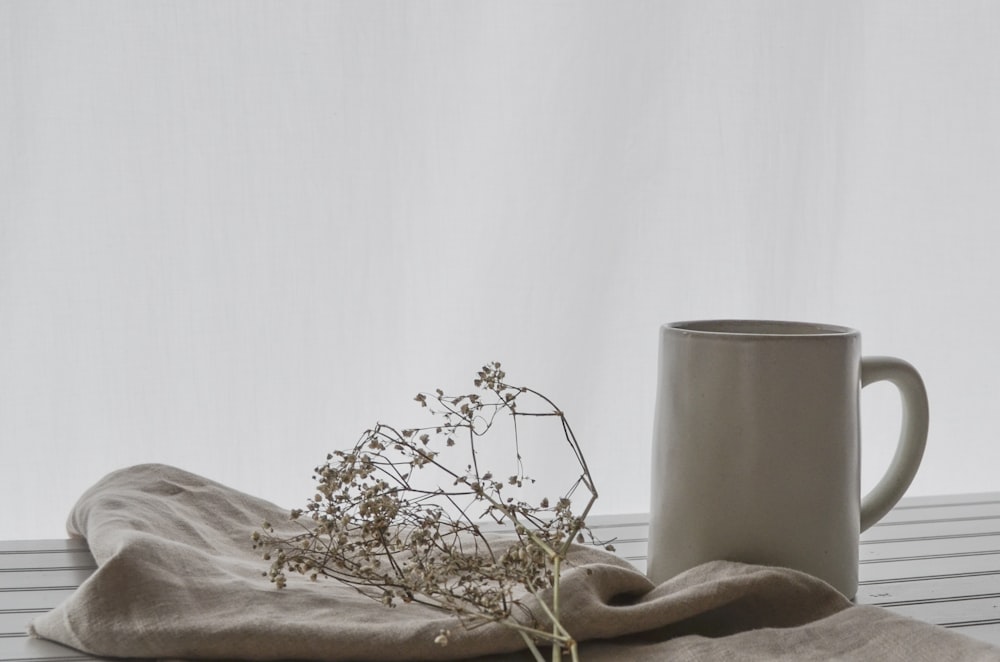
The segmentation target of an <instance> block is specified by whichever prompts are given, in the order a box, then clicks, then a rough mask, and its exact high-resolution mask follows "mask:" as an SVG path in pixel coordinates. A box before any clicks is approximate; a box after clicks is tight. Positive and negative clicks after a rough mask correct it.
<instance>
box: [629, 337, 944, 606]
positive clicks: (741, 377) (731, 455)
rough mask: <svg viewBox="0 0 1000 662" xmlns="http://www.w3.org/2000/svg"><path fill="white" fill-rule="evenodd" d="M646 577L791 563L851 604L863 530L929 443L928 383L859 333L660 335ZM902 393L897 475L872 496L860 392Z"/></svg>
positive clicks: (889, 503) (891, 499) (891, 472)
mask: <svg viewBox="0 0 1000 662" xmlns="http://www.w3.org/2000/svg"><path fill="white" fill-rule="evenodd" d="M658 370H659V372H658V385H657V396H656V410H655V419H654V425H653V429H654V432H653V449H652V468H651V469H652V485H651V488H652V489H651V504H650V506H651V507H650V530H649V556H648V566H647V574H648V575H649V577H650V579H652V580H653V581H655V582H657V583H659V582H661V581H664V580H666V579H669V578H670V577H673V576H674V575H676V574H678V573H680V572H682V571H684V570H687V569H689V568H692V567H694V566H696V565H699V564H701V563H704V562H707V561H712V560H730V561H741V562H744V563H755V564H762V565H772V566H783V567H789V568H794V569H796V570H801V571H803V572H807V573H809V574H811V575H814V576H816V577H819V578H820V579H823V580H825V581H826V582H828V583H829V584H831V585H832V586H834V587H835V588H836V589H838V590H839V591H840V592H841V593H843V594H844V595H845V596H847V597H849V598H853V597H854V595H855V594H856V592H857V588H858V539H859V534H860V532H861V531H863V530H864V529H866V528H868V527H869V526H871V525H872V524H874V523H875V522H876V521H878V520H879V519H881V518H882V517H883V516H884V515H885V514H886V513H887V512H889V510H890V509H891V508H892V507H893V506H894V505H895V504H896V502H897V501H898V500H899V498H900V497H902V495H903V493H904V492H905V491H906V488H907V487H908V486H909V485H910V482H911V481H912V480H913V477H914V475H915V474H916V471H917V468H918V467H919V465H920V460H921V457H922V456H923V451H924V445H925V443H926V439H927V426H928V406H927V394H926V391H925V389H924V385H923V381H922V380H921V378H920V375H919V374H918V373H917V371H916V370H915V369H914V368H913V367H912V366H911V365H910V364H908V363H906V362H905V361H901V360H899V359H895V358H890V357H862V356H861V335H860V333H859V332H858V331H856V330H853V329H849V328H845V327H841V326H833V325H826V324H809V323H804V322H776V321H763V320H711V321H700V322H680V323H675V324H667V325H664V326H663V327H661V329H660V346H659V363H658ZM882 380H886V381H889V382H891V383H893V384H894V385H895V386H896V387H897V388H898V389H899V392H900V395H901V401H902V405H903V406H902V411H903V422H902V431H901V434H900V438H899V442H898V445H897V448H896V453H895V456H894V458H893V460H892V462H891V464H890V466H889V469H888V470H887V472H886V474H885V476H884V477H883V478H882V479H881V481H880V482H879V483H878V484H877V485H876V487H875V488H874V489H873V490H872V491H871V493H869V494H868V495H867V496H866V497H865V498H864V499H863V500H862V499H861V497H860V415H859V399H860V391H861V388H862V387H863V386H865V385H867V384H870V383H872V382H876V381H882Z"/></svg>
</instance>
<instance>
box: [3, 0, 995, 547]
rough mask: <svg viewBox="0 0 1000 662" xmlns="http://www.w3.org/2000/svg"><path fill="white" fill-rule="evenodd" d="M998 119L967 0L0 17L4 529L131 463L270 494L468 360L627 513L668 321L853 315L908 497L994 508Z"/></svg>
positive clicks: (980, 5)
mask: <svg viewBox="0 0 1000 662" xmlns="http://www.w3.org/2000/svg"><path fill="white" fill-rule="evenodd" d="M998 118H1000V4H997V3H989V2H976V1H970V0H962V1H958V2H950V3H940V2H934V1H931V0H918V1H912V0H911V1H907V2H902V1H890V0H874V1H868V2H860V1H855V2H837V3H835V2H799V1H791V0H789V1H786V2H760V1H758V2H736V1H730V2H705V1H703V0H697V1H695V0H690V1H683V2H682V1H674V2H613V3H612V2H590V1H584V2H572V3H570V2H527V1H525V2H499V1H498V2H464V1H459V0H455V1H451V2H444V1H434V2H410V3H404V2H374V1H368V2H277V1H275V2H240V1H236V0H226V1H217V2H211V3H205V2H196V1H194V0H188V1H159V2H156V1H154V2H142V3H133V2H125V1H121V2H87V1H84V2H48V1H44V0H43V1H27V0H25V1H17V0H15V1H9V0H7V1H0V446H2V460H0V462H2V464H0V504H2V505H0V514H2V519H3V530H2V535H3V536H4V537H53V536H59V535H61V534H62V523H63V520H64V518H65V515H66V513H67V512H68V510H69V508H70V507H71V505H72V503H73V502H74V500H75V498H76V496H77V495H78V494H79V493H80V492H81V491H82V490H84V489H85V488H86V487H88V486H89V485H90V484H92V483H93V482H94V481H95V480H97V479H98V478H99V477H100V476H101V475H103V474H104V473H106V472H107V471H110V470H112V469H115V468H118V467H121V466H125V465H128V464H132V463H138V462H148V461H158V462H167V463H172V464H176V465H178V466H182V467H184V468H187V469H190V470H193V471H196V472H199V473H203V474H205V475H208V476H210V477H212V478H215V479H217V480H220V481H222V482H225V483H229V484H231V485H234V486H236V487H239V488H242V489H245V490H248V491H251V492H254V493H256V494H259V495H262V496H265V497H267V498H270V499H272V500H275V501H277V502H279V503H282V504H284V505H288V506H293V505H299V504H300V503H301V502H302V500H303V499H304V498H305V497H306V496H308V494H309V493H310V489H311V484H310V480H309V475H310V471H311V468H312V467H313V466H314V465H315V464H316V463H317V462H319V461H321V460H322V458H323V456H324V455H325V453H326V452H327V451H328V450H330V449H332V448H335V447H344V446H348V445H350V444H352V443H353V442H354V440H355V438H356V437H357V435H358V433H360V431H361V430H363V429H364V428H365V427H367V426H369V425H371V424H372V423H374V422H375V421H376V420H380V419H381V420H384V421H391V422H398V423H400V424H402V425H406V424H408V422H409V421H412V420H413V418H414V417H415V416H416V415H418V414H419V411H418V409H417V408H416V406H415V403H413V402H412V400H411V398H412V396H413V394H414V393H416V392H417V391H418V390H426V389H432V388H434V387H436V386H442V387H446V388H449V389H455V390H461V389H464V388H466V387H467V386H468V385H469V382H470V380H471V378H472V376H473V373H474V372H475V370H476V369H477V368H478V366H480V365H481V364H482V362H484V361H487V360H492V359H499V360H502V361H503V362H504V363H505V365H506V367H507V368H508V372H509V374H510V375H511V377H512V378H513V379H514V381H520V382H522V383H525V384H529V385H532V386H535V387H537V388H539V389H541V390H543V391H544V392H546V393H548V394H549V395H551V396H552V397H553V398H554V399H555V400H556V401H557V402H558V403H560V404H561V405H562V406H563V408H564V409H565V410H566V411H567V413H568V415H569V417H570V420H571V422H572V423H573V425H574V428H575V430H576V432H577V435H578V437H579V438H580V440H581V443H582V444H583V446H584V449H585V452H586V454H587V456H588V458H589V460H590V463H591V466H592V467H593V469H594V472H595V478H596V480H597V482H598V486H599V487H600V488H602V491H603V496H602V498H601V500H600V501H599V503H598V506H597V510H598V511H599V512H624V511H644V510H645V509H646V508H647V503H646V501H647V497H648V482H649V471H648V462H647V458H648V454H649V444H650V433H651V425H652V413H653V412H652V403H653V396H654V389H655V377H656V375H655V357H656V342H657V328H658V326H659V325H660V324H661V323H663V322H667V321H672V320H679V319H690V318H702V317H737V316H745V317H772V318H785V319H806V320H811V321H824V322H833V323H841V324H847V325H850V326H855V327H858V328H860V329H861V330H862V332H863V334H864V338H865V349H866V351H867V352H868V353H877V354H894V355H897V356H901V357H904V358H906V359H908V360H910V361H911V362H912V363H914V364H915V365H916V366H917V367H918V368H919V369H920V370H921V371H922V373H923V374H924V377H925V380H926V382H927V386H928V389H929V393H930V398H931V406H932V424H931V436H930V440H929V445H928V450H927V454H926V456H925V462H924V466H923V468H922V469H921V472H920V474H919V475H918V477H917V479H916V481H915V483H914V485H913V487H912V488H911V494H926V493H949V492H963V491H982V490H995V489H1000V480H998V479H997V468H998V465H1000V446H998V444H997V438H996V429H997V427H998V415H1000V414H998V413H1000V406H998V405H1000V384H998V375H1000V348H998V346H997V336H996V329H997V328H998V325H1000V310H998V307H997V305H996V303H995V294H994V292H995V289H996V286H997V283H998V280H1000V278H998V277H1000V267H998V266H997V258H996V251H997V240H998V239H1000V232H998V230H997V216H998V212H1000V185H998V175H1000V121H998ZM863 404H864V406H865V409H866V412H867V413H866V414H865V423H864V432H865V435H866V439H867V444H866V446H865V470H864V477H865V478H864V482H865V485H866V486H870V485H872V484H873V483H874V481H875V479H876V478H877V477H878V473H879V472H880V471H881V469H882V467H884V466H885V465H886V464H887V462H888V458H889V456H890V454H891V451H892V446H893V444H894V435H895V428H896V418H897V416H898V412H897V408H898V405H897V404H896V402H895V400H894V396H893V395H892V392H891V390H888V391H885V390H881V389H875V390H874V391H873V392H872V393H870V394H867V393H866V397H865V398H864V401H863ZM535 467H536V468H535V473H536V474H541V473H545V472H548V471H557V470H558V467H557V466H554V464H553V463H552V462H549V461H547V460H545V459H544V458H542V459H541V460H540V462H539V463H538V464H536V465H535Z"/></svg>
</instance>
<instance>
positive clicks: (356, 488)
mask: <svg viewBox="0 0 1000 662" xmlns="http://www.w3.org/2000/svg"><path fill="white" fill-rule="evenodd" d="M504 378H505V373H504V372H503V370H501V367H500V364H499V363H491V364H488V365H486V366H484V367H483V368H482V370H481V371H480V372H479V373H478V378H477V379H476V380H475V385H476V386H477V387H478V388H479V389H480V391H481V393H471V394H468V395H461V396H457V397H454V396H447V395H445V393H444V392H443V391H442V390H440V389H437V390H436V391H435V393H433V394H430V393H420V394H418V395H417V396H416V398H415V400H416V401H417V402H419V403H420V405H421V406H422V407H425V408H428V409H429V410H430V412H431V413H432V414H433V415H434V416H436V417H437V418H438V419H439V420H438V422H437V424H435V425H431V426H428V427H422V428H411V429H396V428H394V427H392V426H388V425H383V424H378V425H376V426H375V427H374V428H373V429H370V430H366V431H365V433H364V434H362V436H361V438H360V439H359V440H358V442H357V443H356V444H355V446H354V448H353V450H351V451H349V452H345V451H334V452H333V453H330V454H329V455H328V456H327V462H326V464H324V465H322V466H320V467H317V468H316V470H315V472H316V473H315V475H314V479H315V480H316V482H317V488H316V494H315V496H314V497H313V498H312V499H311V500H310V501H309V502H308V504H307V505H306V507H305V508H304V509H296V510H293V511H292V513H291V520H293V521H295V522H297V523H298V524H299V525H300V526H301V527H302V531H301V533H298V534H296V535H291V536H285V537H283V536H280V535H278V534H277V533H276V532H275V529H274V527H273V526H272V525H271V524H270V523H266V522H265V523H264V525H263V530H262V531H257V532H254V534H253V536H252V538H253V543H254V548H255V549H260V550H261V553H262V554H263V555H264V558H265V559H266V560H270V561H271V567H270V570H269V572H266V573H264V574H265V576H267V577H269V578H270V580H271V581H272V582H273V583H274V584H275V585H276V586H277V587H278V588H283V587H285V586H286V584H287V573H288V572H292V573H298V574H302V575H306V576H308V577H309V578H310V579H312V580H316V579H318V578H319V577H329V578H331V579H335V580H337V581H338V582H341V583H342V584H345V585H347V586H351V587H353V588H355V589H356V590H358V591H359V592H361V593H362V594H364V595H367V596H369V597H371V598H373V599H375V600H378V601H380V602H382V603H383V604H385V605H386V606H390V607H392V606H395V605H396V604H397V602H399V601H401V602H404V603H417V604H422V605H427V606H430V607H434V608H437V609H443V610H446V611H448V612H450V613H452V614H454V615H455V616H457V617H458V618H459V620H460V621H461V622H462V624H463V626H465V627H466V628H475V627H478V626H479V625H482V624H485V623H491V622H494V623H500V624H503V625H505V626H507V627H509V628H511V629H513V630H515V631H516V632H517V633H518V634H519V635H520V636H521V638H522V639H523V640H524V641H525V644H526V645H527V646H528V649H529V650H530V651H531V653H532V655H533V656H534V657H535V659H536V660H537V661H538V662H543V658H542V655H541V652H540V651H539V649H538V646H537V642H540V641H544V642H548V643H549V644H550V645H551V647H552V658H551V659H552V660H553V662H559V661H560V660H561V659H562V652H563V649H566V650H568V651H569V653H570V656H571V658H572V660H574V661H576V660H577V659H578V652H577V644H576V641H575V640H574V639H573V637H572V636H571V635H570V633H569V632H568V631H567V630H566V628H565V627H564V626H563V624H562V622H561V621H560V600H559V598H560V595H559V583H560V578H561V575H562V571H563V567H564V564H565V562H566V560H567V554H568V552H569V550H570V547H571V545H572V544H573V543H574V542H575V541H577V540H579V541H581V542H582V541H583V539H584V536H583V533H584V532H586V533H587V534H588V535H589V533H590V532H589V530H588V529H587V528H586V523H585V520H586V517H587V515H588V514H589V512H590V509H591V507H592V506H593V504H594V501H595V500H596V499H597V490H596V488H595V487H594V483H593V480H592V478H591V474H590V470H589V469H588V467H587V463H586V461H585V459H584V457H583V452H582V450H581V449H580V446H579V444H578V443H577V440H576V436H575V435H574V434H573V430H572V428H571V427H570V425H569V422H568V421H567V420H566V417H565V415H564V414H563V412H562V410H561V409H559V407H557V406H556V405H555V403H553V402H552V401H551V400H550V399H549V398H547V397H546V396H544V395H542V394H541V393H538V392H537V391H535V390H533V389H529V388H526V387H523V386H511V385H509V384H507V383H506V382H505V381H504ZM525 399H528V400H532V401H534V402H539V403H541V404H542V405H543V408H542V409H541V410H537V411H536V410H525V409H524V408H523V407H519V404H520V403H521V402H523V401H524V400H525ZM500 414H506V415H509V416H510V417H511V420H512V422H513V426H512V427H513V439H512V442H513V451H514V454H515V460H516V467H517V470H516V472H515V473H514V474H513V475H511V476H510V477H509V478H507V479H506V480H505V481H502V480H498V479H497V478H495V477H494V474H493V473H492V472H491V471H488V470H484V469H482V468H481V467H480V457H479V455H480V449H479V444H481V443H487V442H488V441H489V442H490V443H493V442H492V440H488V439H487V436H489V433H490V432H491V431H492V430H493V427H494V423H495V422H496V421H497V416H499V415H500ZM546 417H549V418H551V417H555V418H557V419H558V420H559V423H560V430H561V432H562V437H563V439H564V441H565V443H566V444H568V445H569V447H570V450H571V452H572V458H573V460H574V461H575V463H576V464H577V467H576V468H575V469H574V472H575V471H579V474H578V476H577V478H576V479H575V481H574V482H573V484H572V486H571V487H570V489H569V490H568V492H567V493H566V494H565V495H564V496H563V497H561V498H559V499H557V500H556V502H555V504H554V505H553V504H550V502H549V500H548V499H544V498H543V499H541V501H540V502H539V503H537V504H534V503H531V502H529V501H527V500H525V499H524V498H523V497H522V494H521V492H520V490H521V488H523V487H524V486H525V485H529V484H532V483H534V482H535V481H534V480H533V479H532V478H530V477H529V476H527V475H526V474H525V473H524V467H523V464H522V457H521V446H520V440H519V438H518V421H519V420H520V419H522V418H524V419H540V418H546ZM460 441H461V443H460ZM462 447H464V448H465V450H466V453H467V459H466V465H465V467H464V469H458V470H456V469H454V468H451V466H449V465H447V464H445V463H444V461H443V460H442V459H441V455H442V453H443V452H445V451H460V450H461V448H462ZM424 471H431V472H434V473H436V474H437V476H438V479H439V480H443V481H444V485H445V486H441V484H439V485H438V486H436V487H431V488H427V487H422V486H421V483H420V482H419V481H417V480H416V479H417V477H418V472H424ZM581 486H582V487H583V488H584V489H585V490H586V491H587V492H588V493H589V494H588V497H587V499H586V503H585V505H584V507H583V510H582V512H581V514H580V515H575V514H574V513H573V511H572V510H571V505H572V502H571V497H572V496H573V494H574V493H575V491H576V490H577V489H578V488H580V487H581ZM473 508H476V509H477V510H476V511H473V510H472V509H473ZM474 514H475V517H474ZM303 516H307V517H306V520H307V521H306V522H305V523H303V522H302V521H301V519H300V518H302V517H303ZM484 518H485V519H488V520H489V521H492V522H493V523H496V524H498V525H503V526H504V527H507V528H509V529H510V530H511V531H512V532H513V534H514V537H513V538H508V539H505V540H501V539H497V538H490V537H488V536H487V535H486V534H484V532H483V531H482V529H481V526H480V520H482V519H484ZM590 539H591V540H593V536H590ZM526 596H532V597H533V600H531V601H528V600H526V599H525V597H526ZM546 596H548V599H546ZM535 608H537V609H538V610H539V611H540V612H541V613H535V611H534V609H535ZM546 623H548V625H546ZM448 636H449V633H447V632H444V631H442V632H441V633H440V634H439V635H438V636H437V637H436V638H435V641H436V642H437V643H439V644H440V645H447V643H448Z"/></svg>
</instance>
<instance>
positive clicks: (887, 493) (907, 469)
mask: <svg viewBox="0 0 1000 662" xmlns="http://www.w3.org/2000/svg"><path fill="white" fill-rule="evenodd" d="M880 381H888V382H891V383H892V384H893V385H895V386H896V388H897V389H899V395H900V399H901V401H902V405H903V427H902V430H901V431H900V433H899V443H898V444H897V446H896V454H895V455H894V456H893V458H892V462H891V463H890V464H889V469H888V470H887V471H886V473H885V476H883V477H882V480H880V481H879V482H878V484H877V485H875V487H874V488H872V491H871V492H869V493H868V495H867V496H866V497H865V498H864V499H862V500H861V530H862V531H864V530H865V529H867V528H868V527H870V526H871V525H872V524H874V523H875V522H877V521H879V520H880V519H882V518H883V517H884V516H885V514H886V513H888V512H889V511H890V510H892V507H893V506H895V505H896V502H897V501H899V499H900V498H901V497H902V496H903V494H904V493H905V492H906V488H908V487H909V486H910V483H911V482H912V481H913V477H914V476H915V475H916V473H917V468H918V467H919V466H920V460H921V458H922V457H923V455H924V447H925V446H926V445H927V426H928V422H929V414H928V407H927V390H926V389H925V388H924V381H923V380H922V379H921V378H920V373H918V372H917V370H916V368H914V367H913V366H912V365H910V364H909V363H907V362H906V361H903V360H901V359H896V358H892V357H889V356H866V357H864V358H862V359H861V386H862V387H865V386H868V385H869V384H871V383H873V382H880Z"/></svg>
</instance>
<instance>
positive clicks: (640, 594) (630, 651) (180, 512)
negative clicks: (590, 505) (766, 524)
mask: <svg viewBox="0 0 1000 662" xmlns="http://www.w3.org/2000/svg"><path fill="white" fill-rule="evenodd" d="M265 519H266V520H269V521H271V522H272V523H274V524H275V525H276V526H277V523H278V522H282V521H285V520H287V511H286V510H285V509H282V508H279V507H277V506H275V505H273V504H271V503H268V502H266V501H263V500H261V499H258V498H255V497H253V496H250V495H247V494H244V493H241V492H239V491H236V490H233V489H231V488H228V487H225V486H223V485H220V484H218V483H215V482H213V481H210V480H207V479H205V478H202V477H200V476H197V475H194V474H191V473H188V472H185V471H182V470H180V469H176V468H173V467H168V466H163V465H142V466H137V467H131V468H128V469H122V470H120V471H116V472H114V473H112V474H110V475H108V476H107V477H105V478H104V479H102V480H101V481H100V482H98V483H97V484H96V485H95V486H94V487H92V488H91V489H90V490H88V491H87V492H86V493H84V495H83V496H82V497H81V498H80V501H79V503H78V504H77V505H76V507H75V508H74V509H73V512H72V514H71V515H70V518H69V523H68V526H69V531H70V533H71V534H72V535H78V536H82V537H84V538H86V540H87V542H88V544H89V545H90V549H91V552H92V553H93V555H94V558H95V559H96V561H97V564H98V569H97V570H96V571H95V572H94V574H93V575H92V576H91V577H90V578H88V579H87V580H86V581H85V582H84V583H83V584H82V585H81V586H80V588H79V589H78V590H77V591H75V592H74V593H73V594H72V595H71V596H70V597H69V598H68V599H67V600H66V601H65V602H64V603H63V604H61V605H60V606H58V607H57V608H56V609H54V610H53V611H51V612H48V613H46V614H43V615H42V616H39V617H38V618H37V619H36V620H35V621H34V622H33V623H32V625H31V627H30V632H31V634H32V635H33V636H36V637H42V638H46V639H52V640H55V641H58V642H61V643H63V644H66V645H69V646H72V647H74V648H77V649H80V650H82V651H86V652H88V653H92V654H95V655H102V656H115V657H129V658H135V657H148V658H161V659H163V658H170V659H176V658H181V659H185V658H190V659H194V658H202V659H227V660H330V661H335V660H359V661H360V660H465V659H477V658H481V659H484V660H493V661H494V662H496V661H498V660H526V659H529V656H528V654H527V653H526V652H525V650H524V644H523V642H522V641H521V639H520V637H518V636H517V635H516V634H514V633H513V632H512V631H511V630H509V629H507V628H504V627H503V626H498V625H495V624H494V625H490V626H483V627H480V628H477V629H475V630H472V631H467V630H465V629H463V628H462V626H461V625H460V624H459V623H458V622H457V621H456V620H455V619H454V618H453V617H451V616H450V615H449V614H446V613H443V612H441V611H437V610H434V609H431V608H427V607H421V606H418V605H400V606H398V607H395V608H389V607H384V606H382V605H381V604H379V603H377V602H375V601H373V600H371V599H369V598H366V597H364V596H361V595H359V594H358V593H357V592H355V591H354V590H353V589H350V588H346V587H344V586H342V585H341V584H338V583H336V582H333V581H323V580H320V581H319V582H310V581H308V580H307V579H305V578H300V577H298V576H294V577H289V582H288V587H287V588H285V589H284V590H277V589H275V588H274V587H273V585H272V584H271V583H270V582H269V581H268V580H267V579H266V578H265V577H263V576H262V572H263V571H264V570H266V569H267V563H266V562H265V561H263V560H262V559H261V558H260V557H259V556H258V554H257V553H256V552H254V551H253V550H252V549H251V546H250V534H251V533H252V532H253V531H254V530H256V529H257V528H258V527H259V526H260V524H261V522H262V521H264V520H265ZM571 560H572V567H571V569H570V570H568V571H567V572H566V574H565V575H564V580H563V582H564V583H563V584H562V585H561V586H562V588H561V591H562V600H563V605H564V606H563V613H564V615H565V624H566V625H567V628H568V630H569V631H570V632H571V633H572V634H573V635H574V637H576V638H577V640H579V641H581V642H583V643H582V644H581V646H580V652H581V657H582V659H583V660H584V661H585V662H587V661H595V660H602V661H603V660H671V661H682V660H878V661H892V660H899V661H906V662H914V661H918V660H928V661H933V662H940V661H942V660H1000V649H997V648H994V647H991V646H988V645H986V644H983V643H980V642H977V641H974V640H972V639H969V638H967V637H964V636H962V635H959V634H956V633H954V632H951V631H948V630H945V629H943V628H939V627H936V626H931V625H927V624H923V623H919V622H917V621H913V620H909V619H905V618H902V617H900V616H896V615H893V614H892V613H890V612H888V611H885V610H882V609H878V608H875V607H866V606H854V605H852V604H851V603H850V602H848V601H847V600H846V599H844V598H843V597H842V596H841V595H840V594H839V593H837V592H836V591H835V590H834V589H833V588H831V587H829V586H828V585H827V584H825V583H823V582H821V581H819V580H817V579H813V578H811V577H809V576H807V575H804V574H801V573H797V572H794V571H790V570H782V569H775V568H764V567H757V566H748V565H741V564H735V563H725V562H716V563H709V564H706V565H704V566H701V567H698V568H695V569H693V570H691V571H689V572H687V573H684V574H682V575H680V576H678V577H676V578H674V579H672V580H670V581H668V582H665V583H664V584H661V585H660V586H654V585H653V584H652V583H650V581H649V580H648V579H647V578H646V577H645V576H644V575H642V574H640V573H639V572H637V571H635V570H634V569H633V568H632V567H631V566H630V565H628V564H627V563H626V562H624V561H622V560H620V559H618V558H617V557H615V556H613V555H611V554H609V553H606V552H603V551H600V550H596V549H591V548H584V547H579V548H577V549H575V551H574V552H573V553H572V555H571ZM441 630H450V632H451V637H450V642H449V644H448V645H447V646H445V647H442V646H439V645H437V644H435V643H434V638H435V637H436V636H437V635H438V633H439V632H440V631H441Z"/></svg>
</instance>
